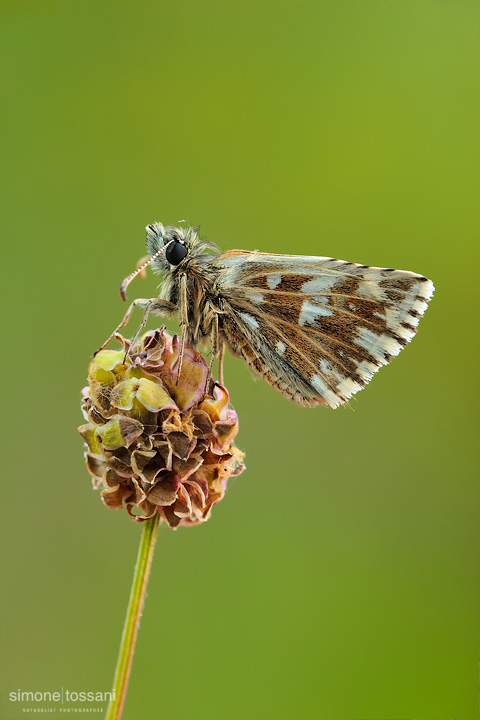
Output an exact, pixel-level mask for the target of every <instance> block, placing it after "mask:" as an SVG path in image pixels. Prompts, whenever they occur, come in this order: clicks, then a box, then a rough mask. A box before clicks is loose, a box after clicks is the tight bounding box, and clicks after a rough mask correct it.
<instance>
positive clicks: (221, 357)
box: [218, 340, 225, 385]
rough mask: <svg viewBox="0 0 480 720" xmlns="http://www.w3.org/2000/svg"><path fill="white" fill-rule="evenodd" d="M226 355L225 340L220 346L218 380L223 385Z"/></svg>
mask: <svg viewBox="0 0 480 720" xmlns="http://www.w3.org/2000/svg"><path fill="white" fill-rule="evenodd" d="M224 355H225V343H224V342H223V340H222V341H221V342H220V344H219V346H218V382H219V383H220V385H223V356H224Z"/></svg>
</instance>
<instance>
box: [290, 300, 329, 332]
mask: <svg viewBox="0 0 480 720" xmlns="http://www.w3.org/2000/svg"><path fill="white" fill-rule="evenodd" d="M328 315H333V311H332V310H330V309H329V308H326V307H323V305H317V304H316V303H312V302H310V300H304V301H303V303H302V309H301V311H300V317H299V318H298V324H299V325H301V326H303V325H305V324H307V323H308V324H309V325H313V324H314V322H315V320H316V318H317V317H322V316H323V317H326V316H328Z"/></svg>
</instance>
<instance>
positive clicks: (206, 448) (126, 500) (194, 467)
mask: <svg viewBox="0 0 480 720" xmlns="http://www.w3.org/2000/svg"><path fill="white" fill-rule="evenodd" d="M117 337H118V339H119V340H120V341H121V343H122V345H123V350H118V351H115V350H102V351H101V352H99V353H98V354H97V355H96V357H95V358H94V359H93V360H92V362H91V363H90V365H89V368H88V387H86V388H84V390H83V403H82V410H83V414H84V416H85V419H86V420H87V421H88V422H87V423H86V424H85V425H82V426H81V427H79V428H78V430H79V432H80V434H81V435H82V437H83V439H84V440H85V443H86V444H87V448H88V449H87V452H86V453H85V457H86V462H87V468H88V471H89V473H90V475H91V476H92V478H93V485H94V487H95V488H99V487H102V488H103V489H102V492H101V497H102V500H103V502H104V503H105V505H106V506H107V507H109V508H122V507H124V508H125V509H126V511H127V512H128V514H129V515H130V517H132V518H133V519H134V520H137V521H138V522H141V521H143V520H146V519H148V518H150V517H153V516H154V515H155V513H159V514H160V515H161V516H162V517H163V518H164V519H165V521H166V522H167V523H168V525H169V526H170V527H172V528H176V527H178V526H179V525H195V524H197V523H199V522H204V521H205V520H207V519H208V517H209V515H210V511H211V508H212V507H213V505H215V504H216V503H217V502H219V501H220V500H221V499H222V498H223V496H224V494H225V490H226V486H227V481H228V479H229V477H231V476H234V475H239V474H240V473H241V472H242V471H243V470H244V465H243V453H242V452H241V451H240V450H238V448H236V447H235V445H234V444H233V439H234V438H235V436H236V434H237V432H238V420H237V415H236V413H235V411H234V410H232V409H230V408H229V394H228V391H227V389H226V388H225V387H223V386H222V385H220V384H218V383H213V382H212V383H211V384H212V385H213V392H212V393H211V394H210V395H209V396H207V397H204V395H205V384H206V382H207V379H208V367H207V364H206V362H205V360H204V359H203V357H202V356H201V355H200V353H198V352H197V351H196V350H194V349H193V348H191V347H188V346H186V347H185V348H184V352H183V364H182V370H181V373H180V377H179V379H178V384H176V377H177V369H178V363H179V358H180V340H179V338H178V336H176V335H175V336H174V337H173V338H172V337H170V335H168V334H167V333H166V332H165V328H164V327H162V328H161V329H160V330H155V331H152V332H148V333H146V334H145V335H144V336H143V338H142V339H141V340H140V341H139V342H138V343H136V344H135V346H134V347H130V341H128V340H126V339H125V338H123V337H122V336H121V335H117ZM127 351H128V355H127V357H126V359H125V353H126V352H127ZM124 360H125V361H124Z"/></svg>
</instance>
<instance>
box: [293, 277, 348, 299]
mask: <svg viewBox="0 0 480 720" xmlns="http://www.w3.org/2000/svg"><path fill="white" fill-rule="evenodd" d="M338 280H339V277H338V275H327V274H325V275H320V276H319V277H316V278H314V279H313V280H307V282H305V283H303V285H302V293H303V294H304V295H324V294H325V293H328V292H331V290H332V288H333V286H334V285H335V283H337V282H338Z"/></svg>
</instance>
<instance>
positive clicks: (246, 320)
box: [240, 313, 258, 330]
mask: <svg viewBox="0 0 480 720" xmlns="http://www.w3.org/2000/svg"><path fill="white" fill-rule="evenodd" d="M240 317H241V318H242V320H243V322H244V323H246V324H247V325H248V327H249V328H251V329H252V330H256V329H257V328H258V322H257V321H256V320H255V318H254V317H253V316H252V315H249V314H248V313H240Z"/></svg>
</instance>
